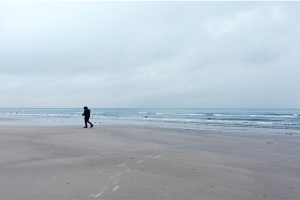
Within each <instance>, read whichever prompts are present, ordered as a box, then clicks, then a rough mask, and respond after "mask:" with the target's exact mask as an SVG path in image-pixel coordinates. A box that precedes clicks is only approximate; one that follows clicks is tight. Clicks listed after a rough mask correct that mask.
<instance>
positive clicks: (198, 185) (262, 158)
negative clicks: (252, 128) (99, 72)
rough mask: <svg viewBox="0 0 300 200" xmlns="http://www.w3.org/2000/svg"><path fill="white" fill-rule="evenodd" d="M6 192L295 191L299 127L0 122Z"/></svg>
mask: <svg viewBox="0 0 300 200" xmlns="http://www.w3.org/2000/svg"><path fill="white" fill-rule="evenodd" d="M0 133H1V134H0V143H1V145H0V148H1V149H0V168H1V172H0V173H1V179H2V181H1V183H0V190H1V191H2V192H1V194H0V199H149V200H150V199H249V200H250V199H297V198H298V197H299V196H300V187H299V185H300V173H299V170H298V166H299V165H300V156H299V153H298V152H299V150H300V147H299V142H300V138H299V137H298V136H297V135H283V134H273V135H268V134H254V133H252V134H245V133H243V134H241V133H238V132H231V133H230V132H228V133H225V132H218V131H207V130H200V131H196V130H183V129H170V128H164V127H162V128H160V127H147V126H136V125H97V126H95V127H93V128H89V129H83V128H81V127H80V128H78V126H66V125H65V126H9V125H6V126H2V127H0Z"/></svg>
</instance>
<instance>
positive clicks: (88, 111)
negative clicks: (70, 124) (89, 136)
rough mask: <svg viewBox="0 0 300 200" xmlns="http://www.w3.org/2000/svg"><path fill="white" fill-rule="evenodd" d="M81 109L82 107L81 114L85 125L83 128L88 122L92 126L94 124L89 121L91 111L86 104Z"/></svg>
mask: <svg viewBox="0 0 300 200" xmlns="http://www.w3.org/2000/svg"><path fill="white" fill-rule="evenodd" d="M83 109H84V112H83V114H82V116H84V123H85V127H83V128H87V123H89V124H90V125H91V128H92V127H93V126H94V125H93V124H92V123H91V122H90V115H91V111H90V110H89V109H88V107H86V106H85V107H84V108H83Z"/></svg>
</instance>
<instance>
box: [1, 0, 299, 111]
mask: <svg viewBox="0 0 300 200" xmlns="http://www.w3.org/2000/svg"><path fill="white" fill-rule="evenodd" d="M0 5H1V6H0V60H1V63H0V99H1V107H82V105H88V106H89V107H200V108H208V107H210V108H211V107H214V108H220V107H223V108H237V107H243V108H245V107H246V108H251V107H256V108H268V107H270V108H299V106H300V103H299V102H300V101H299V98H300V93H299V89H298V85H299V83H300V81H299V78H298V75H299V74H300V68H299V63H300V62H299V61H300V58H299V53H300V52H299V50H300V44H299V43H300V42H299V39H298V37H299V35H300V28H299V23H298V22H299V20H300V16H299V15H300V14H299V12H298V11H299V8H300V3H299V2H0Z"/></svg>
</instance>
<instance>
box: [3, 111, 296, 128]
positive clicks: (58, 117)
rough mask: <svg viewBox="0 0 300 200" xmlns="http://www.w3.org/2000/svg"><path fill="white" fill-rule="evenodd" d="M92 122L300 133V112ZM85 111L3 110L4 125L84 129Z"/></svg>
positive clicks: (108, 116)
mask: <svg viewBox="0 0 300 200" xmlns="http://www.w3.org/2000/svg"><path fill="white" fill-rule="evenodd" d="M90 109H91V118H90V121H91V122H92V123H94V124H95V125H97V124H98V125H99V124H135V125H149V126H159V127H161V126H164V127H174V128H186V129H201V128H203V126H227V127H260V128H264V127H268V128H281V129H282V128H284V129H299V130H300V109H199V108H182V109H177V108H176V109H175V108H167V109H162V108H90ZM82 113H83V109H82V108H0V124H8V125H13V124H16V125H78V126H83V117H82V115H81V114H82Z"/></svg>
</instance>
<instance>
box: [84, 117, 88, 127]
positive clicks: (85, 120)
mask: <svg viewBox="0 0 300 200" xmlns="http://www.w3.org/2000/svg"><path fill="white" fill-rule="evenodd" d="M88 121H89V119H88V118H84V123H85V127H83V128H87V122H88Z"/></svg>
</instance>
